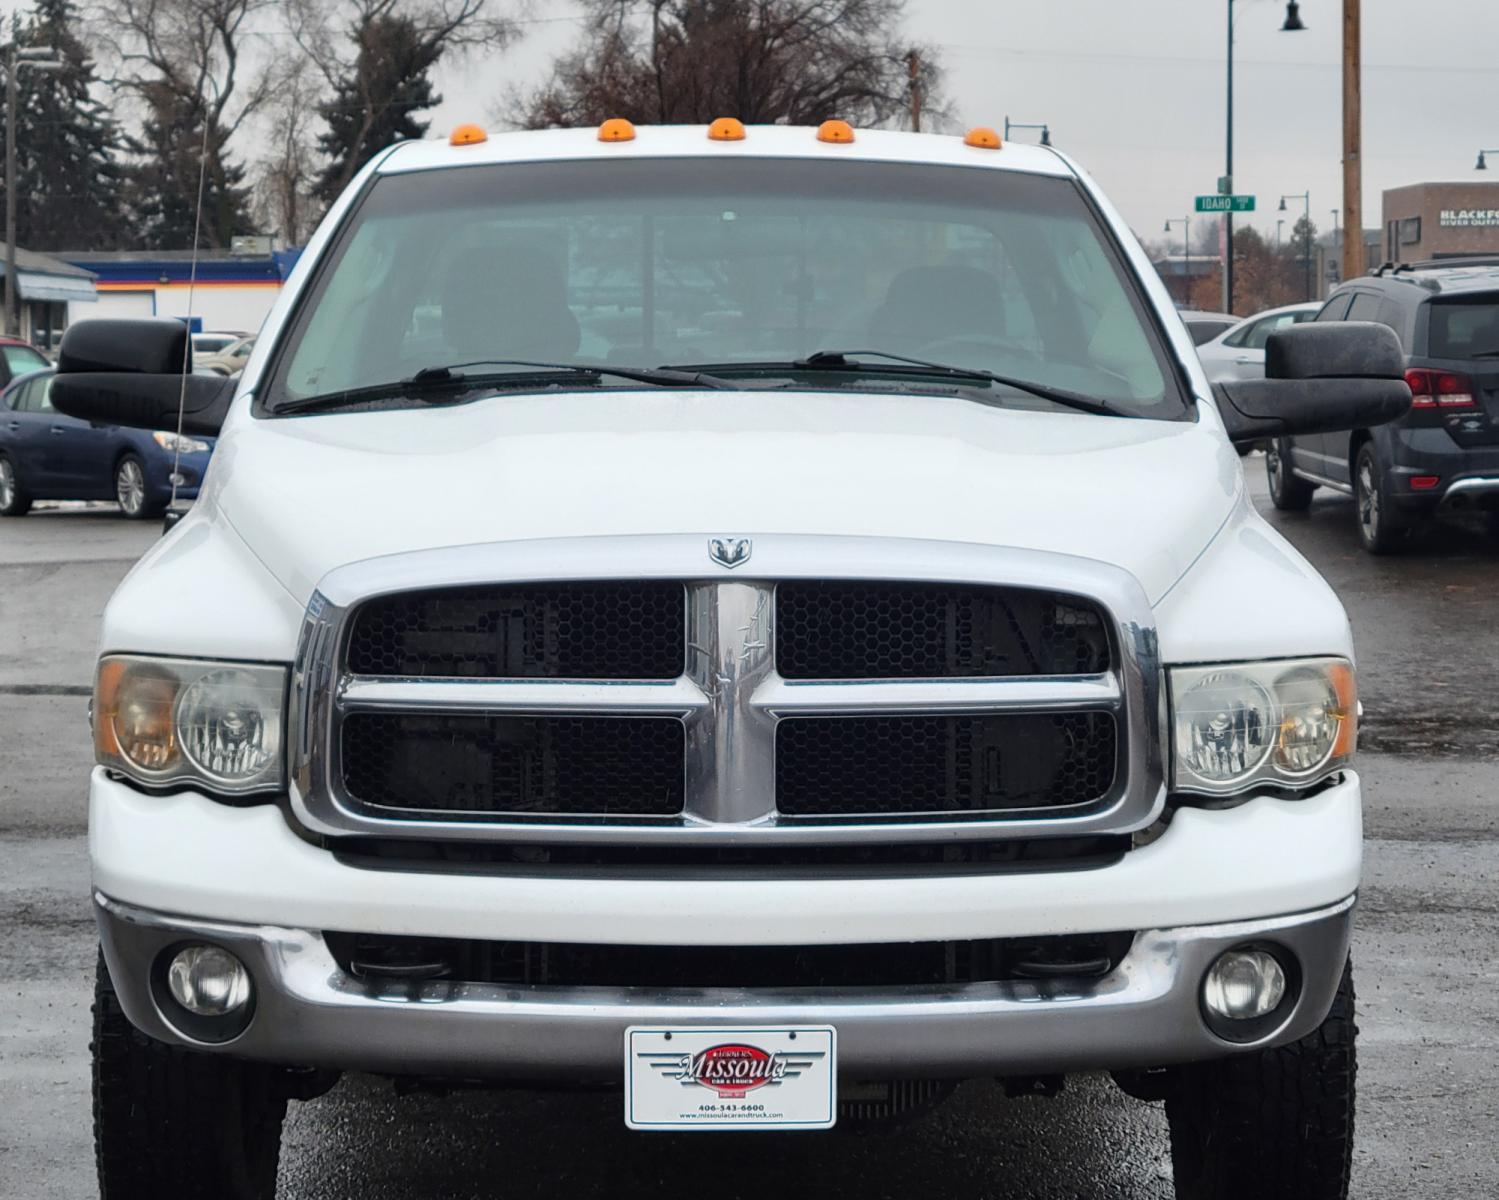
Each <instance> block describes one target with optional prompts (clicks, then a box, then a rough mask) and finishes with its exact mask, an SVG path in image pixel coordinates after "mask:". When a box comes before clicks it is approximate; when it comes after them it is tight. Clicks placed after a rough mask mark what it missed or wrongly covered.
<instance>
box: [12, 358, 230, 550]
mask: <svg viewBox="0 0 1499 1200" xmlns="http://www.w3.org/2000/svg"><path fill="white" fill-rule="evenodd" d="M55 374H56V372H55V371H52V370H46V371H35V372H33V373H32V374H30V375H23V376H22V377H21V378H19V379H17V380H16V381H15V382H13V383H12V384H11V385H10V386H9V387H7V388H6V389H5V391H4V392H0V516H4V517H19V516H23V515H24V514H25V513H26V512H28V511H29V510H30V508H31V503H32V501H33V500H114V501H116V502H117V503H118V504H119V506H120V511H121V512H123V513H124V514H125V516H127V517H130V518H132V519H135V520H140V519H143V518H148V517H157V516H160V515H161V514H162V512H163V511H164V510H165V509H166V507H167V505H168V503H170V501H171V498H172V471H173V469H174V467H175V469H176V470H177V471H178V472H179V473H180V479H179V483H178V488H177V496H178V498H179V499H184V500H191V499H194V498H195V497H196V496H197V494H198V485H199V484H200V483H201V482H202V480H203V472H204V471H206V470H208V459H209V456H210V455H211V454H212V453H213V444H214V439H213V438H199V437H187V436H183V437H181V438H180V439H179V437H178V435H177V434H176V433H175V432H172V431H170V430H158V431H156V432H154V433H153V432H151V431H149V430H145V429H124V428H121V427H120V426H118V425H96V424H94V423H92V422H90V421H80V420H78V419H77V418H76V417H68V416H64V415H63V414H62V413H60V412H57V411H56V410H55V409H54V408H53V407H52V401H51V397H50V393H51V391H52V379H53V376H54V375H55ZM179 446H180V449H181V458H180V460H179V459H178V457H177V451H178V449H179Z"/></svg>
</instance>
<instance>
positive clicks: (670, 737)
mask: <svg viewBox="0 0 1499 1200" xmlns="http://www.w3.org/2000/svg"><path fill="white" fill-rule="evenodd" d="M684 736H685V735H684V731H683V728H682V723H681V722H680V721H676V720H673V719H671V718H669V717H628V718H625V717H619V718H606V717H499V716H493V717H492V716H456V715H441V714H439V715H426V714H405V713H352V714H350V715H349V716H348V717H347V718H346V719H345V720H344V723H343V754H342V760H343V778H344V786H345V787H346V788H347V789H348V791H349V794H350V796H352V797H353V798H354V799H355V800H357V801H359V802H360V803H363V804H367V805H371V806H373V807H377V808H391V809H408V810H416V811H419V812H420V813H421V814H422V816H423V817H429V818H430V817H436V818H441V817H444V816H448V817H453V818H471V817H473V816H475V815H478V816H483V815H485V814H489V813H505V814H532V815H556V816H584V815H591V814H598V815H603V816H642V817H669V816H675V815H677V814H678V813H680V812H681V811H682V802H683V781H682V773H683V767H682V761H683V750H684Z"/></svg>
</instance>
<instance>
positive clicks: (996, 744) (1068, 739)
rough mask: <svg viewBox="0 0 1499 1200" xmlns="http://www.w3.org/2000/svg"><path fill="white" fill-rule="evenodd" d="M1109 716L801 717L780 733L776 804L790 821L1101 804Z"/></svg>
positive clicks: (1110, 757) (1109, 772) (1111, 741)
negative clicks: (805, 818)
mask: <svg viewBox="0 0 1499 1200" xmlns="http://www.w3.org/2000/svg"><path fill="white" fill-rule="evenodd" d="M1116 758H1117V748H1116V745H1115V727H1114V718H1113V717H1112V716H1111V715H1109V714H1108V713H1065V714H1047V713H1026V714H1006V715H1004V716H987V717H947V716H898V717H797V718H792V719H789V720H785V721H782V722H781V723H780V725H779V726H778V727H777V730H776V806H777V808H779V809H780V811H781V812H782V813H783V814H785V815H786V816H790V817H842V816H856V815H859V814H862V813H870V814H877V815H881V816H893V815H899V814H903V813H922V812H934V813H946V812H956V813H965V812H980V811H984V810H988V809H999V810H1006V809H1021V808H1061V807H1064V806H1067V805H1075V804H1086V803H1088V802H1090V801H1094V800H1098V799H1101V798H1102V797H1103V796H1104V795H1105V794H1106V793H1107V792H1108V790H1109V787H1110V785H1111V784H1112V783H1113V780H1114V773H1115V769H1116Z"/></svg>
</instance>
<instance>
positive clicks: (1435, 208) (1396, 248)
mask: <svg viewBox="0 0 1499 1200" xmlns="http://www.w3.org/2000/svg"><path fill="white" fill-rule="evenodd" d="M1465 254H1492V255H1496V256H1499V182H1495V183H1413V184H1411V185H1410V186H1409V187H1401V188H1391V189H1390V190H1389V191H1387V192H1386V193H1385V194H1384V257H1385V260H1386V261H1388V262H1421V261H1424V260H1426V259H1432V258H1455V257H1459V256H1461V255H1465Z"/></svg>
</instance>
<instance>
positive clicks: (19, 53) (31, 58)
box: [5, 42, 63, 337]
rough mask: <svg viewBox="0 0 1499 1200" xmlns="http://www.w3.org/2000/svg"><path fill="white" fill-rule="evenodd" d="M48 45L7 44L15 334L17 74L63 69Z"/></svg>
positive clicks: (9, 288)
mask: <svg viewBox="0 0 1499 1200" xmlns="http://www.w3.org/2000/svg"><path fill="white" fill-rule="evenodd" d="M51 53H52V51H51V50H48V49H47V48H45V47H40V46H38V47H25V48H23V47H20V46H17V45H16V44H15V43H14V42H12V43H11V44H10V45H9V46H7V47H5V332H6V333H7V334H8V335H9V336H11V337H15V336H16V335H17V334H18V333H20V331H21V321H20V313H19V312H18V311H17V304H16V298H17V296H18V294H19V292H18V289H17V287H16V104H17V92H18V91H19V89H18V87H17V84H16V77H17V76H18V75H19V74H20V73H21V68H22V67H35V68H37V69H38V70H40V71H56V70H60V69H61V67H62V65H63V64H62V63H61V62H59V61H58V60H57V59H55V58H51V57H49V56H50V55H51Z"/></svg>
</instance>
